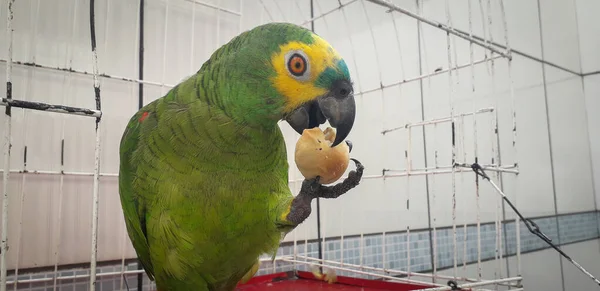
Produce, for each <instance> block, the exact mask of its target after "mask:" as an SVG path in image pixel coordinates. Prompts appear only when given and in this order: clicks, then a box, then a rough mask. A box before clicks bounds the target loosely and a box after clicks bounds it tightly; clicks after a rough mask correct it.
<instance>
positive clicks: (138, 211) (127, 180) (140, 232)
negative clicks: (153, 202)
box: [119, 111, 154, 280]
mask: <svg viewBox="0 0 600 291" xmlns="http://www.w3.org/2000/svg"><path fill="white" fill-rule="evenodd" d="M146 117H147V115H146V116H145V117H144V114H143V113H142V112H141V111H140V112H138V113H136V114H135V115H134V116H133V117H132V118H131V120H130V121H129V124H127V128H126V129H125V133H124V134H123V137H122V139H121V150H120V159H121V166H120V169H119V193H120V196H121V206H122V208H123V214H124V217H125V226H126V227H127V232H128V233H129V237H130V239H131V243H132V244H133V247H134V248H135V250H136V252H137V255H138V258H139V260H140V261H141V263H142V266H143V267H144V270H146V273H147V274H148V277H149V278H150V279H151V280H154V270H153V267H152V261H151V260H150V248H149V246H148V238H147V230H146V219H147V216H146V206H145V204H144V202H143V200H140V199H139V197H137V195H136V194H134V193H135V192H134V190H133V183H132V181H133V179H134V177H133V174H134V173H135V172H136V165H135V164H132V163H131V160H130V155H131V153H132V152H133V151H135V149H136V148H137V146H138V143H139V136H140V127H141V124H140V123H139V122H138V120H139V119H140V118H146Z"/></svg>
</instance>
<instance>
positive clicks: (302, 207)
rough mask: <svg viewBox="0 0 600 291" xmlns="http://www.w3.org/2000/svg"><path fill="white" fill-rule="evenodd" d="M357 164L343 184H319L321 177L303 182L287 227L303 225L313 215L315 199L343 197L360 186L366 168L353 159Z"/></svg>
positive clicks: (288, 218) (286, 221)
mask: <svg viewBox="0 0 600 291" xmlns="http://www.w3.org/2000/svg"><path fill="white" fill-rule="evenodd" d="M351 160H352V161H354V163H355V164H356V170H353V171H350V173H349V174H348V178H346V179H344V181H343V182H342V183H339V184H336V185H333V186H323V185H321V184H319V179H320V177H318V176H317V177H315V178H313V179H305V180H304V181H303V182H302V188H301V189H300V193H299V194H298V195H297V196H296V197H294V200H293V201H292V203H291V205H290V210H289V212H288V213H287V214H285V216H284V217H285V225H288V226H293V227H295V226H296V225H298V224H300V223H302V222H303V221H304V220H305V219H306V218H308V216H309V215H310V213H311V207H310V203H311V201H312V200H313V199H315V198H326V199H334V198H337V197H340V196H342V195H343V194H345V193H346V192H348V191H350V189H352V188H354V187H356V186H358V184H359V183H360V180H361V178H362V175H363V171H364V169H365V167H364V166H363V165H362V164H361V163H360V162H359V161H358V160H356V159H351Z"/></svg>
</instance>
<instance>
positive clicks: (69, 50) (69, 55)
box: [52, 0, 79, 291]
mask: <svg viewBox="0 0 600 291" xmlns="http://www.w3.org/2000/svg"><path fill="white" fill-rule="evenodd" d="M78 6H79V1H78V0H75V3H74V5H73V13H72V17H73V20H72V22H71V37H70V40H69V43H68V44H67V46H66V48H65V68H70V67H71V63H72V62H73V39H74V38H75V28H76V27H77V26H76V24H77V7H78ZM72 75H73V74H72V72H66V73H65V75H64V82H65V84H64V85H63V88H65V94H63V98H62V104H66V102H65V101H66V99H67V96H68V93H69V89H70V88H71V76H72ZM66 119H67V116H66V115H61V120H62V122H61V134H60V136H61V137H60V138H61V142H60V143H61V146H60V172H61V175H60V181H59V186H58V187H59V194H58V218H57V220H58V222H57V224H58V235H57V236H56V240H55V242H54V247H55V250H54V279H53V282H52V287H53V290H54V291H56V290H58V276H59V275H58V264H59V259H60V245H61V240H62V228H61V222H62V217H63V207H62V201H63V196H64V180H65V175H64V174H63V173H64V170H65V156H64V155H65V123H66Z"/></svg>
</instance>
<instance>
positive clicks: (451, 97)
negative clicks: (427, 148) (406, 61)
mask: <svg viewBox="0 0 600 291" xmlns="http://www.w3.org/2000/svg"><path fill="white" fill-rule="evenodd" d="M445 2H446V18H447V19H446V20H447V22H448V25H449V24H450V8H449V5H450V4H449V2H448V0H446V1H445ZM446 44H447V51H448V98H449V103H450V119H451V125H452V171H451V174H452V241H453V254H454V255H453V270H454V277H455V278H456V277H457V251H458V250H457V241H456V167H455V166H454V165H455V163H456V131H455V127H456V120H455V117H454V86H452V46H451V39H450V33H449V32H447V33H446Z"/></svg>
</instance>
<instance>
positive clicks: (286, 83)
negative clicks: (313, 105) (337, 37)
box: [271, 35, 341, 112]
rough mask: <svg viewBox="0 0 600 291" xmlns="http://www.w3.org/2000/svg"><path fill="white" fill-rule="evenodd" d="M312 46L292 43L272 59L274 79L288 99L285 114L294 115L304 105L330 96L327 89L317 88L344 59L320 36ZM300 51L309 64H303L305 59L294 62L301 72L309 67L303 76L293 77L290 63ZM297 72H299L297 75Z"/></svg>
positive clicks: (273, 81)
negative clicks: (317, 84)
mask: <svg viewBox="0 0 600 291" xmlns="http://www.w3.org/2000/svg"><path fill="white" fill-rule="evenodd" d="M313 38H314V41H313V43H312V44H305V43H302V42H298V41H292V42H289V43H287V44H285V45H282V46H281V47H280V50H279V52H278V53H275V54H274V55H273V56H272V57H271V64H272V65H273V68H274V69H275V72H276V75H275V77H274V78H272V79H271V82H272V83H273V86H274V87H275V89H277V90H278V91H279V92H280V93H281V94H283V95H284V96H285V98H286V106H285V109H284V111H285V112H291V111H292V110H294V109H295V108H297V107H299V106H300V105H302V104H303V103H306V102H308V101H311V100H313V99H315V98H317V97H318V96H321V95H323V94H325V93H327V89H325V88H319V87H316V86H315V81H316V80H317V78H318V77H319V75H321V73H322V72H323V71H325V70H326V69H327V68H330V67H334V66H335V62H337V61H338V60H339V59H341V57H340V55H339V54H338V53H337V52H336V51H335V50H334V49H333V48H332V47H331V45H329V43H327V42H326V41H325V40H323V39H322V38H320V37H319V36H317V35H313ZM294 51H298V52H300V53H301V57H305V58H307V60H306V62H307V64H303V63H302V58H301V57H300V58H293V59H291V61H296V62H297V63H294V64H295V65H296V67H294V68H297V69H300V68H304V67H302V66H305V67H306V72H305V73H304V74H303V75H302V76H295V75H292V72H290V71H289V70H288V60H287V59H286V57H289V54H290V52H294ZM294 72H295V71H294Z"/></svg>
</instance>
